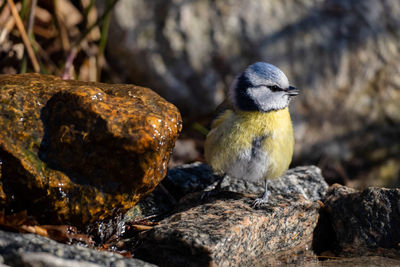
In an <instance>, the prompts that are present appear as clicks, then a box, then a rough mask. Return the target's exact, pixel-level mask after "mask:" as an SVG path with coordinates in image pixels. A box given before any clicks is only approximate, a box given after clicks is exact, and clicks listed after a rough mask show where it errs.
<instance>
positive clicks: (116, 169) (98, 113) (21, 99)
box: [0, 74, 181, 227]
mask: <svg viewBox="0 0 400 267" xmlns="http://www.w3.org/2000/svg"><path fill="white" fill-rule="evenodd" d="M180 130H181V118H180V114H179V111H178V110H177V109H176V108H175V107H174V106H173V105H172V104H170V103H168V102H167V101H165V100H164V99H162V98H161V97H159V96H158V95H157V94H156V93H154V92H152V91H151V90H149V89H147V88H142V87H137V86H132V85H108V84H100V83H85V82H77V81H63V80H61V79H59V78H56V77H53V76H45V75H36V74H24V75H0V163H1V164H0V166H1V169H0V170H1V173H0V206H1V207H2V208H6V210H7V211H14V212H15V211H18V210H24V209H27V210H28V212H29V213H30V214H31V215H36V216H37V218H38V219H39V222H40V223H42V224H56V223H61V224H67V223H68V224H73V225H76V226H78V227H79V226H80V227H82V226H83V225H85V224H88V223H93V222H95V221H96V220H102V219H105V218H108V217H111V216H114V215H117V214H120V213H121V212H123V211H126V210H127V209H129V208H130V207H132V206H133V205H134V204H135V203H136V202H138V200H139V199H140V198H141V197H143V196H145V195H147V194H149V193H150V192H151V191H152V190H153V189H154V188H155V187H156V186H157V185H158V184H159V183H160V181H161V180H162V179H163V178H164V176H165V174H166V171H167V163H168V159H169V156H170V152H171V149H172V147H173V145H174V142H175V140H176V138H177V136H178V133H179V132H180Z"/></svg>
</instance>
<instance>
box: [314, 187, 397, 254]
mask: <svg viewBox="0 0 400 267" xmlns="http://www.w3.org/2000/svg"><path fill="white" fill-rule="evenodd" d="M323 202H324V205H325V207H324V208H323V209H322V210H321V220H320V223H319V224H320V225H319V226H318V227H317V230H316V237H317V238H319V237H321V236H322V235H324V236H325V237H326V236H329V237H330V238H328V239H321V240H316V241H317V244H315V247H320V248H321V247H323V246H324V245H325V246H326V245H327V244H330V247H329V246H326V248H327V249H330V250H334V251H338V252H339V253H340V252H341V251H345V252H353V253H355V252H356V253H358V254H360V253H363V252H364V251H369V250H371V249H379V248H381V249H395V250H397V255H398V249H399V243H400V227H399V226H400V189H387V188H367V189H365V190H364V191H358V190H355V189H351V188H348V187H345V186H340V185H337V184H336V185H333V186H331V187H330V188H329V190H328V192H327V194H326V196H325V199H324V201H323ZM321 224H325V225H321ZM329 231H330V232H329ZM318 232H322V234H321V233H318ZM318 241H319V242H318ZM377 253H378V255H382V250H378V252H377Z"/></svg>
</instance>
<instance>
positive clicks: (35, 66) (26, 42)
mask: <svg viewBox="0 0 400 267" xmlns="http://www.w3.org/2000/svg"><path fill="white" fill-rule="evenodd" d="M7 3H8V5H9V7H10V9H11V13H12V15H13V17H14V19H15V22H16V24H17V27H18V30H19V32H20V33H21V37H22V41H23V42H24V45H25V48H26V51H27V52H28V55H29V58H30V60H31V62H32V65H33V69H34V71H35V72H40V66H39V63H38V61H37V59H36V56H35V53H34V52H33V49H32V44H31V41H30V40H29V38H28V35H27V34H26V31H25V27H24V24H23V23H22V21H21V18H20V17H19V14H18V10H17V8H16V7H15V4H14V2H13V0H7Z"/></svg>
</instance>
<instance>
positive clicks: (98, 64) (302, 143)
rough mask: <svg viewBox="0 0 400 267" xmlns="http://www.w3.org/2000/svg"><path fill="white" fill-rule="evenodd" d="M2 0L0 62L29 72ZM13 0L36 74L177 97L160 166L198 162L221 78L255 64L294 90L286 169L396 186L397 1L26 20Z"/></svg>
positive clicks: (162, 9)
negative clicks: (178, 122)
mask: <svg viewBox="0 0 400 267" xmlns="http://www.w3.org/2000/svg"><path fill="white" fill-rule="evenodd" d="M6 2H7V1H5V0H3V1H0V8H1V10H0V31H1V32H0V71H1V72H2V73H11V72H14V73H20V72H25V71H32V70H33V67H32V65H31V63H30V62H31V61H30V60H29V57H28V56H27V53H26V52H24V47H26V45H24V44H23V43H22V41H21V33H20V30H19V29H18V28H17V27H16V26H15V22H13V21H12V20H13V16H11V13H10V11H9V8H8V5H7V4H6ZM15 2H16V5H17V7H18V5H19V10H20V11H19V12H20V16H21V18H22V20H23V22H24V26H25V28H26V29H27V31H28V33H29V29H30V28H31V29H32V30H31V34H30V35H29V36H30V40H31V42H32V46H33V50H34V53H35V55H36V57H37V58H38V61H39V63H40V71H41V72H42V73H52V74H55V75H59V76H66V77H68V76H70V77H72V78H76V79H80V80H97V81H102V82H111V83H113V82H119V83H133V84H136V85H140V86H147V87H150V88H152V89H153V90H155V91H157V92H158V93H159V94H160V95H162V96H164V97H165V98H166V99H167V100H169V101H171V102H172V103H174V104H175V105H177V106H178V108H179V109H180V110H181V112H182V115H183V117H184V133H183V134H182V136H181V139H180V140H179V141H178V142H177V144H176V149H175V151H174V157H173V160H172V161H171V163H170V165H171V166H173V165H177V164H182V163H187V162H191V161H195V160H199V159H200V160H201V159H202V153H203V151H202V142H203V140H204V138H205V134H206V132H207V128H208V125H209V122H210V121H211V119H212V113H213V110H214V108H215V107H216V106H217V105H218V104H219V103H220V102H221V101H222V100H223V99H224V97H225V94H226V91H227V88H228V87H229V85H230V83H231V82H232V80H233V78H234V77H235V75H237V74H239V73H240V72H241V71H243V69H244V68H245V67H246V66H247V65H249V64H251V63H253V62H256V61H267V62H270V63H272V64H274V65H276V66H278V67H279V68H281V69H282V70H283V71H284V72H285V73H286V75H287V76H288V78H289V80H290V81H291V84H292V85H294V86H296V87H297V88H299V89H300V90H301V95H300V96H299V97H298V98H297V99H295V101H294V102H293V104H292V106H291V113H292V118H293V121H294V126H295V134H296V148H295V157H294V161H293V164H292V166H298V165H304V164H316V165H318V166H319V167H321V169H322V170H323V175H324V177H325V178H326V179H327V180H328V182H329V183H333V182H339V183H342V184H345V185H348V186H352V187H359V188H363V187H366V186H370V185H375V186H390V187H393V186H399V185H400V2H399V1H398V0H381V1H375V0H364V1H357V0H298V1H291V0H271V1H263V0H253V1H238V0H218V1H211V0H167V1H165V0H154V1H145V0H119V1H118V0H117V1H116V0H114V1H111V0H104V1H100V0H98V1H93V0H81V1H80V0H76V1H72V0H71V1H69V0H58V1H50V0H47V1H46V0H43V1H41V0H40V1H38V2H37V5H36V9H35V10H36V11H35V13H34V20H33V21H34V23H32V22H30V20H29V17H30V14H31V12H29V11H30V10H32V8H31V6H32V3H34V2H35V1H34V0H31V1H28V0H24V1H15ZM24 10H25V11H24ZM109 10H111V12H110V13H108V11H109ZM103 14H105V15H103ZM107 14H109V15H110V17H108V16H107ZM109 18H110V21H108V19H109ZM13 23H14V24H13ZM92 25H94V27H93V29H94V30H93V31H90V33H87V32H88V29H90V28H91V26H92ZM108 26H109V30H108ZM107 32H108V35H107ZM71 63H72V64H71Z"/></svg>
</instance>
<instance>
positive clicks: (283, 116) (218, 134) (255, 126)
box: [204, 108, 294, 179]
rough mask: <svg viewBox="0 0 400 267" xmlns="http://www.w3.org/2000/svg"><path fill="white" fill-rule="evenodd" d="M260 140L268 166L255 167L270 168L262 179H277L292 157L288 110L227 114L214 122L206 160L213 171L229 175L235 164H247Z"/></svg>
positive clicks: (208, 141)
mask: <svg viewBox="0 0 400 267" xmlns="http://www.w3.org/2000/svg"><path fill="white" fill-rule="evenodd" d="M260 137H263V138H261V140H262V142H261V144H260V148H259V149H260V150H261V152H262V153H265V155H266V157H265V158H266V162H265V164H264V165H263V162H259V163H257V164H255V165H254V166H259V168H262V166H266V165H268V167H267V169H266V171H264V172H263V177H260V178H264V179H273V178H277V177H279V176H281V175H282V174H283V173H284V172H285V171H286V170H287V169H288V167H289V164H290V162H291V160H292V155H293V146H294V137H293V127H292V123H291V119H290V114H289V109H288V108H285V109H282V110H278V111H271V112H268V113H262V112H244V111H239V112H233V111H232V110H227V111H225V112H224V113H223V114H222V115H221V116H220V117H218V118H217V119H216V120H215V121H214V123H213V125H212V129H211V131H210V132H209V134H208V136H207V139H206V142H205V147H204V150H205V157H206V160H207V162H208V163H209V164H210V165H211V166H212V168H213V169H214V171H216V172H228V170H229V169H232V167H233V166H232V164H236V165H237V164H239V163H240V161H241V160H248V158H249V155H250V156H251V154H252V153H253V152H254V151H252V149H253V150H254V140H258V139H257V138H260ZM261 158H262V157H261ZM252 160H254V159H252ZM240 166H241V165H240ZM252 168H253V167H252ZM256 168H258V167H256ZM244 175H245V174H244ZM237 178H244V179H245V178H246V177H237Z"/></svg>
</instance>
